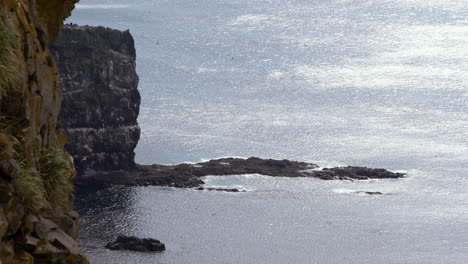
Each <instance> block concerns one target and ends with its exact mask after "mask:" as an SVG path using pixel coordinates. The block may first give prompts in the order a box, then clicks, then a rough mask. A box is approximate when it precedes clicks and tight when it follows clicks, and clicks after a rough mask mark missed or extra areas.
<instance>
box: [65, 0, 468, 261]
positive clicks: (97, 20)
mask: <svg viewBox="0 0 468 264" xmlns="http://www.w3.org/2000/svg"><path fill="white" fill-rule="evenodd" d="M70 22H74V23H78V24H89V25H104V26H109V27H113V28H118V29H122V30H124V29H130V31H131V33H132V34H133V36H134V37H135V40H136V46H137V47H136V48H137V54H138V61H137V64H138V73H139V75H140V91H141V94H142V106H141V113H140V117H139V123H140V125H141V127H142V138H141V140H140V143H139V146H138V148H137V151H136V152H137V161H138V162H140V163H146V164H150V163H178V162H183V161H192V162H193V161H199V160H202V159H210V158H216V157H220V156H241V157H247V156H261V157H271V158H278V159H283V158H287V159H295V160H304V161H310V162H317V163H319V164H320V165H323V166H336V165H366V166H372V167H385V168H389V169H392V170H404V171H406V172H408V174H409V178H407V179H404V180H398V181H369V182H359V183H356V182H336V181H333V182H322V181H318V180H307V179H282V178H274V179H272V178H264V177H262V176H258V175H257V176H243V177H231V178H208V179H207V182H208V185H213V186H231V187H232V186H234V187H242V188H243V189H245V190H247V191H248V192H246V193H240V194H224V193H210V192H196V191H191V190H174V189H166V188H154V187H153V188H127V189H120V188H117V189H111V190H106V191H100V192H98V193H90V194H85V193H83V194H80V195H79V196H78V199H77V208H78V210H79V211H80V212H81V213H82V215H83V233H82V239H81V242H82V243H83V245H84V248H85V250H86V251H87V253H88V255H89V256H90V258H91V260H92V261H93V262H95V263H120V262H122V263H208V264H209V263H213V264H215V263H216V264H217V263H377V262H381V263H466V262H467V260H468V239H467V237H468V236H467V235H465V234H466V233H467V231H466V230H468V191H467V189H468V167H467V164H468V140H467V139H468V48H467V47H468V1H465V0H463V1H462V0H451V1H448V0H447V1H443V0H439V1H437V0H426V1H424V0H400V1H398V0H367V1H366V0H362V1H358V0H295V1H284V0H283V1H280V0H259V1H246V0H229V1H227V0H196V1H195V0H171V1H167V0H139V1H123V0H114V1H104V0H95V1H91V0H81V1H80V4H78V5H77V9H76V10H75V11H74V14H73V16H72V17H71V19H70ZM360 191H380V192H384V193H387V194H388V195H382V196H369V195H366V194H365V193H363V192H360ZM117 233H126V234H131V235H139V236H149V237H156V238H159V239H161V240H163V241H164V242H166V244H167V245H168V251H167V252H166V253H164V254H160V255H157V256H153V255H145V254H136V253H128V252H127V253H115V252H110V251H107V250H105V249H103V248H102V245H103V244H105V242H107V241H109V240H111V239H112V238H113V237H114V236H115V235H116V234H117Z"/></svg>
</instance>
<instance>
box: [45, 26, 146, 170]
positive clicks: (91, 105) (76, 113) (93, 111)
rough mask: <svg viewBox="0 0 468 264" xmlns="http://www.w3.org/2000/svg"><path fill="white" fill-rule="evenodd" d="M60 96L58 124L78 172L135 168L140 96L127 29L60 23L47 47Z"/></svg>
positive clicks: (133, 53) (133, 54) (132, 46)
mask: <svg viewBox="0 0 468 264" xmlns="http://www.w3.org/2000/svg"><path fill="white" fill-rule="evenodd" d="M51 50H52V52H53V54H54V55H55V58H56V60H57V64H58V66H59V71H60V79H61V84H62V88H63V92H64V100H63V107H62V112H61V123H62V124H63V126H64V128H65V134H66V135H67V136H68V138H69V143H68V144H66V146H65V149H66V150H67V151H68V152H69V153H70V154H71V155H72V156H73V158H74V160H75V164H76V167H77V170H78V172H79V175H80V174H83V173H85V172H86V171H88V172H89V171H93V170H94V171H109V170H119V169H123V170H130V169H133V168H135V162H134V157H135V153H134V149H135V147H136V145H137V143H138V140H139V138H140V127H139V126H138V123H137V117H138V114H139V107H140V94H139V92H138V90H137V87H138V76H137V74H136V69H135V57H136V55H135V47H134V40H133V37H132V36H131V35H130V33H129V32H128V31H125V32H122V31H119V30H114V29H109V28H104V27H89V26H77V25H66V26H65V27H64V28H63V29H62V30H61V32H60V36H59V38H58V39H57V41H56V42H54V43H53V44H52V45H51Z"/></svg>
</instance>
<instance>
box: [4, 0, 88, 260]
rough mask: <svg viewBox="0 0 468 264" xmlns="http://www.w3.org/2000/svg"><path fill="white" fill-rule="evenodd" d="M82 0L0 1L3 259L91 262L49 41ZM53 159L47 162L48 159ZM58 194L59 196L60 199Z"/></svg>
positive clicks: (55, 67) (56, 73) (56, 70)
mask: <svg viewBox="0 0 468 264" xmlns="http://www.w3.org/2000/svg"><path fill="white" fill-rule="evenodd" d="M76 2H78V1H77V0H35V1H30V0H2V1H0V42H1V47H0V263H3V264H9V263H18V264H19V263H28V264H32V263H36V264H45V263H48V264H49V263H75V264H84V263H88V261H87V260H86V258H85V257H84V256H83V255H82V253H81V250H80V248H79V247H78V244H77V242H76V240H75V239H76V238H77V236H78V229H79V219H78V218H79V217H78V214H77V213H76V212H74V211H73V210H72V207H73V192H72V178H73V176H74V174H75V171H74V168H73V165H72V162H71V158H70V157H69V156H68V155H66V153H64V152H63V151H62V149H63V145H64V142H65V139H64V136H63V134H61V132H60V129H59V127H58V125H57V124H58V123H57V121H58V116H59V112H60V105H61V101H62V93H61V89H60V86H59V79H58V69H57V66H56V64H55V60H54V58H53V56H52V54H51V53H50V52H49V49H48V44H49V43H50V42H51V41H53V40H54V39H55V37H56V36H57V33H58V31H59V29H60V27H61V26H62V24H63V20H64V19H65V18H66V17H68V16H69V15H70V13H71V11H72V9H73V8H74V4H75V3H76ZM46 166H47V167H46ZM56 198H58V199H56Z"/></svg>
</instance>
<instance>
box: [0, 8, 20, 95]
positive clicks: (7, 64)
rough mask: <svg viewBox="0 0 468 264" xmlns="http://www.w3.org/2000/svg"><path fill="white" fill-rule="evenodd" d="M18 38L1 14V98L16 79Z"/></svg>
mask: <svg viewBox="0 0 468 264" xmlns="http://www.w3.org/2000/svg"><path fill="white" fill-rule="evenodd" d="M17 42H18V39H17V37H16V36H15V34H13V32H12V31H11V28H10V27H9V26H8V24H7V22H6V21H5V19H4V18H3V17H2V16H0V100H1V99H2V98H3V97H4V96H5V95H6V93H7V91H8V90H9V89H10V88H12V87H13V85H14V82H15V79H16V65H17V57H16V46H17Z"/></svg>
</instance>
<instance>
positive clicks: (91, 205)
mask: <svg viewBox="0 0 468 264" xmlns="http://www.w3.org/2000/svg"><path fill="white" fill-rule="evenodd" d="M136 201H137V192H136V190H135V189H134V188H129V187H123V186H122V187H120V186H119V187H112V188H106V189H96V188H92V187H89V188H88V187H81V188H79V189H78V190H77V193H76V198H75V210H76V211H77V212H78V213H79V214H80V216H81V231H80V243H81V244H82V245H83V247H84V248H99V247H103V246H104V245H105V244H106V243H108V242H110V241H111V240H113V239H114V238H115V237H116V236H117V235H118V234H122V233H125V231H128V230H132V229H133V228H134V226H135V222H134V221H135V219H134V218H132V216H134V215H135V214H136V212H135V206H134V205H135V203H136Z"/></svg>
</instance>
